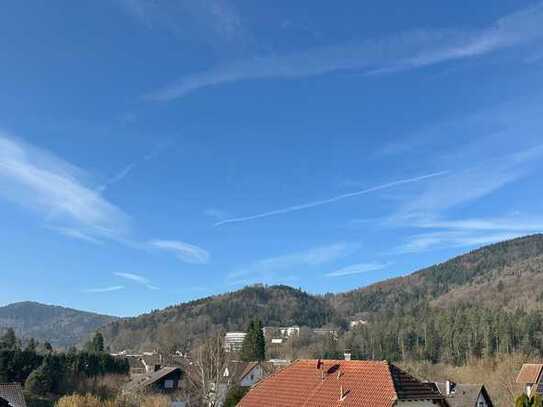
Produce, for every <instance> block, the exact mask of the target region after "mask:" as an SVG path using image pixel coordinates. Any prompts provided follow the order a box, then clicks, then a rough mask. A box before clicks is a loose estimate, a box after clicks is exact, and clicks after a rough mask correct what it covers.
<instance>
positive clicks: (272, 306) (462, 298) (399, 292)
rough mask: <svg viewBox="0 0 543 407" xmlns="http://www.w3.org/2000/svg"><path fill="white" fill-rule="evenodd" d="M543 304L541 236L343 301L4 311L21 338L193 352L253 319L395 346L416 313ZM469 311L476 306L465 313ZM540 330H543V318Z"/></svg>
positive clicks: (258, 296)
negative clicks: (348, 332)
mask: <svg viewBox="0 0 543 407" xmlns="http://www.w3.org/2000/svg"><path fill="white" fill-rule="evenodd" d="M541 300H543V235H533V236H527V237H523V238H519V239H514V240H510V241H506V242H502V243H498V244H494V245H490V246H486V247H483V248H481V249H478V250H475V251H473V252H470V253H467V254H465V255H462V256H459V257H456V258H454V259H452V260H449V261H447V262H444V263H442V264H439V265H436V266H432V267H429V268H426V269H423V270H420V271H417V272H415V273H413V274H410V275H408V276H406V277H400V278H395V279H391V280H387V281H383V282H381V283H377V284H373V285H371V286H368V287H365V288H360V289H356V290H353V291H350V292H346V293H342V294H327V295H324V296H315V295H310V294H308V293H305V292H303V291H300V290H296V289H294V288H291V287H288V286H271V287H264V286H252V287H246V288H244V289H241V290H239V291H235V292H230V293H226V294H222V295H218V296H212V297H207V298H202V299H199V300H195V301H191V302H188V303H184V304H179V305H175V306H171V307H168V308H166V309H163V310H160V311H155V312H152V313H149V314H144V315H141V316H138V317H134V318H128V319H122V320H116V319H114V318H112V317H107V316H102V315H96V314H91V313H85V312H80V311H75V310H71V309H66V308H62V307H53V306H44V305H41V304H36V303H18V304H12V305H10V306H6V307H0V328H1V327H2V326H12V327H14V328H15V329H16V330H17V332H18V333H19V334H20V335H22V336H27V337H28V336H34V337H35V338H36V339H41V340H44V339H47V340H49V341H51V342H52V343H53V344H54V345H57V346H66V345H70V344H75V343H81V341H82V340H84V339H86V337H88V335H89V333H91V332H93V331H94V330H96V329H97V328H99V327H101V326H104V327H103V332H104V335H105V337H106V341H107V343H108V345H111V347H112V349H114V350H122V349H133V350H138V349H153V348H155V347H160V348H163V349H164V348H172V347H176V348H178V349H179V348H182V349H187V348H189V347H190V346H191V345H192V344H193V343H194V341H195V340H198V338H202V337H204V336H205V335H209V334H211V333H213V332H215V331H217V330H219V329H225V330H244V329H246V327H247V325H248V323H249V321H250V320H251V319H254V318H258V319H261V320H262V321H263V323H264V325H268V326H279V325H281V326H284V325H300V326H309V327H321V326H327V325H328V326H336V327H346V326H347V323H348V321H349V320H352V319H368V320H370V321H373V322H372V324H371V326H373V327H375V329H378V326H379V321H388V322H389V325H390V324H392V323H394V326H392V325H390V326H387V327H386V328H382V329H381V328H379V329H380V331H379V334H381V333H382V332H385V331H386V332H388V333H387V335H390V336H391V337H393V336H394V335H396V333H394V332H395V331H396V330H397V329H400V328H401V330H402V331H408V330H409V329H411V328H412V327H411V325H413V327H416V326H418V325H417V324H415V323H413V324H407V322H408V320H409V318H410V316H412V315H413V314H415V313H416V314H417V315H418V316H420V318H423V317H424V318H427V319H432V318H437V317H439V318H441V316H443V317H444V318H445V317H446V318H449V317H453V316H454V315H457V316H458V315H460V314H458V312H460V313H461V314H462V315H464V314H465V313H469V312H471V311H472V310H473V309H484V310H486V311H485V312H487V311H488V312H490V313H491V314H492V315H491V317H492V318H494V317H495V318H498V317H499V318H502V317H503V316H504V315H505V311H511V312H514V311H516V310H524V311H532V310H538V311H539V310H541V309H542V308H541V307H540V306H539V304H540V303H541ZM466 304H467V305H468V306H469V304H475V305H477V307H476V308H474V307H468V308H466ZM456 305H458V306H459V307H460V308H459V307H456ZM459 309H460V311H457V310H459ZM441 310H442V311H441ZM455 313H456V314H455ZM449 314H450V315H449ZM509 314H510V313H509ZM383 315H386V318H384V317H383ZM466 315H467V314H466ZM392 316H393V318H392ZM477 317H479V316H477ZM455 318H456V317H455ZM488 318H490V316H489V317H488ZM488 318H487V319H488ZM512 320H513V321H521V318H520V317H515V318H512ZM537 320H538V321H539V317H537ZM541 321H542V324H541V329H542V330H543V318H541ZM418 322H421V321H418ZM432 323H433V322H432ZM436 323H441V322H439V321H437V322H436ZM443 323H444V324H445V325H446V323H445V322H443ZM447 323H448V322H447ZM406 324H407V325H406ZM408 325H409V326H408ZM419 325H420V324H419ZM538 329H539V328H538ZM381 331H382V332H381ZM542 332H543V331H542ZM396 342H397V340H396ZM542 352H543V349H542ZM387 355H388V354H384V355H383V358H385V357H388V356H387Z"/></svg>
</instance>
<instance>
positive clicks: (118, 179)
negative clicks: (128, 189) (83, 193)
mask: <svg viewBox="0 0 543 407" xmlns="http://www.w3.org/2000/svg"><path fill="white" fill-rule="evenodd" d="M134 168H136V163H135V162H133V163H130V164H128V165H127V166H126V167H124V168H123V169H122V170H121V171H119V172H118V173H117V174H115V175H113V176H112V177H111V178H110V179H108V180H107V181H106V182H105V183H104V184H102V185H100V186H99V187H98V191H99V192H104V191H105V190H106V189H108V188H109V187H110V186H111V185H113V184H116V183H118V182H121V181H122V180H123V179H125V178H126V177H127V176H128V174H130V173H131V172H132V171H133V170H134Z"/></svg>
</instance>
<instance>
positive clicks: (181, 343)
mask: <svg viewBox="0 0 543 407" xmlns="http://www.w3.org/2000/svg"><path fill="white" fill-rule="evenodd" d="M255 318H257V319H260V320H262V322H263V323H264V325H265V326H266V325H270V326H284V325H304V326H310V327H320V326H323V325H326V324H332V325H335V324H337V323H338V322H339V321H338V320H337V318H336V316H335V313H334V310H333V309H332V308H331V306H330V304H329V303H328V302H327V301H326V300H325V299H324V298H322V297H320V296H312V295H309V294H307V293H304V292H303V291H300V290H296V289H294V288H291V287H288V286H271V287H264V286H251V287H246V288H243V289H242V290H239V291H235V292H231V293H227V294H223V295H218V296H213V297H208V298H203V299H200V300H196V301H191V302H188V303H184V304H180V305H176V306H172V307H168V308H166V309H164V310H162V311H155V312H152V313H150V314H145V315H141V316H138V317H135V318H129V319H125V320H120V321H116V322H113V323H111V324H109V325H108V326H107V327H106V329H105V331H104V335H105V337H106V339H107V341H108V344H109V345H110V346H111V347H112V349H145V348H149V347H156V346H158V347H161V348H170V347H172V346H175V347H176V348H178V349H179V348H181V349H184V348H189V347H190V345H191V344H192V343H193V341H194V340H195V339H197V338H199V337H200V338H201V337H203V336H205V335H210V334H212V333H213V332H216V331H217V330H218V329H226V330H230V331H235V330H245V329H246V328H247V324H248V322H249V321H250V320H251V319H255Z"/></svg>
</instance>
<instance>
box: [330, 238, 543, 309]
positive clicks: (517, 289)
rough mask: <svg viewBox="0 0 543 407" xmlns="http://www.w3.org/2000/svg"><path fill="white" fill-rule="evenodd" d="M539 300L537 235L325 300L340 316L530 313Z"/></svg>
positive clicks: (540, 242) (542, 287) (542, 284)
mask: <svg viewBox="0 0 543 407" xmlns="http://www.w3.org/2000/svg"><path fill="white" fill-rule="evenodd" d="M542 298H543V235H541V234H538V235H531V236H526V237H522V238H518V239H513V240H508V241H505V242H501V243H497V244H493V245H490V246H485V247H483V248H481V249H478V250H475V251H472V252H470V253H467V254H465V255H462V256H459V257H456V258H454V259H452V260H449V261H446V262H444V263H441V264H438V265H435V266H432V267H428V268H426V269H423V270H420V271H417V272H415V273H413V274H410V275H408V276H406V277H399V278H394V279H390V280H386V281H383V282H380V283H377V284H373V285H371V286H368V287H364V288H360V289H357V290H353V291H350V292H346V293H343V294H338V295H336V296H333V297H329V300H330V302H331V304H332V305H333V308H334V309H335V310H336V311H338V312H340V313H341V314H344V315H354V314H357V313H368V312H380V311H394V310H398V309H404V310H405V309H406V308H407V309H409V308H412V307H413V306H415V305H417V304H421V305H422V304H429V305H432V306H437V307H440V308H445V307H449V306H452V305H457V304H466V303H467V304H470V303H472V304H477V305H480V306H484V307H485V308H491V309H503V310H515V309H518V308H524V309H527V310H529V309H534V308H536V307H537V306H538V304H539V303H540V300H541V299H542Z"/></svg>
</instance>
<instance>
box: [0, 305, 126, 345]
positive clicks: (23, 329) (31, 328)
mask: <svg viewBox="0 0 543 407" xmlns="http://www.w3.org/2000/svg"><path fill="white" fill-rule="evenodd" d="M115 319H116V318H115V317H110V316H106V315H100V314H94V313H92V312H84V311H78V310H74V309H71V308H64V307H59V306H56V305H45V304H40V303H37V302H18V303H14V304H10V305H6V306H4V307H0V330H2V328H13V329H15V332H16V333H17V336H19V337H21V338H30V337H33V338H34V339H37V340H39V341H48V342H50V343H51V344H52V345H53V346H55V347H67V346H70V345H75V344H77V343H80V342H81V341H83V340H86V339H87V338H88V337H89V335H90V334H91V333H93V332H95V331H96V329H98V328H99V327H102V326H104V325H105V324H107V323H108V322H111V321H113V320H115Z"/></svg>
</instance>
